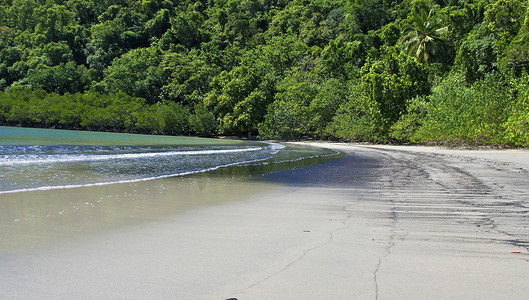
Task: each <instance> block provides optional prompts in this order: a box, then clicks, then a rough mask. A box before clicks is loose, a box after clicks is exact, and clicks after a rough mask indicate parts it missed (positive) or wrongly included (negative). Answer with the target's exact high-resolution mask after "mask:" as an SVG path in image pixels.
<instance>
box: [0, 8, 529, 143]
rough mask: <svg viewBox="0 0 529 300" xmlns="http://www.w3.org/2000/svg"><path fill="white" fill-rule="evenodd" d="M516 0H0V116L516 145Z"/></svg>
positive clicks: (523, 55) (521, 108)
mask: <svg viewBox="0 0 529 300" xmlns="http://www.w3.org/2000/svg"><path fill="white" fill-rule="evenodd" d="M528 7H529V4H528V2H527V1H526V0H362V1H360V0H348V1H338V0H293V1H286V0H201V1H193V0H188V1H183V0H182V1H180V0H134V1H133V0H121V1H117V0H98V1H96V0H0V124H4V125H22V126H36V127H55V128H69V129H89V130H104V131H123V132H142V133H155V134H174V135H177V134H197V135H216V134H222V135H238V136H254V137H256V136H258V137H261V138H276V139H301V138H318V139H343V140H355V141H369V142H392V141H393V142H413V143H444V144H470V145H483V144H491V145H510V146H529V76H528V75H527V72H528V71H529V10H528Z"/></svg>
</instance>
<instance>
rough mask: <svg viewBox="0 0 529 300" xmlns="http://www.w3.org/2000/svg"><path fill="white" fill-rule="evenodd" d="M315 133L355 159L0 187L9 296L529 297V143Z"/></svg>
mask: <svg viewBox="0 0 529 300" xmlns="http://www.w3.org/2000/svg"><path fill="white" fill-rule="evenodd" d="M317 145H319V146H323V147H331V148H335V149H340V150H341V151H344V152H346V153H347V155H346V156H345V157H343V158H340V159H336V160H332V161H330V162H327V163H324V164H320V165H317V166H311V167H306V168H301V169H295V170H287V171H280V172H273V173H269V174H266V175H265V176H261V177H260V178H242V179H237V180H234V179H233V178H229V176H222V177H219V178H209V177H201V178H200V177H194V178H191V177H190V178H186V179H182V178H179V179H174V178H173V179H166V180H160V181H159V180H155V181H150V182H144V183H141V184H140V185H139V186H138V185H136V186H134V185H130V184H129V185H112V186H106V187H92V188H88V189H86V190H82V189H71V190H61V191H47V192H34V193H35V194H31V193H21V194H19V195H17V194H12V195H9V194H4V195H0V200H1V203H2V204H0V205H2V207H1V209H2V212H1V213H0V216H1V219H0V222H2V233H1V235H0V237H1V246H0V247H1V248H0V249H1V250H0V298H2V299H4V298H7V299H72V298H75V299H116V298H118V299H153V298H154V299H226V298H238V299H425V298H426V299H528V298H529V290H528V289H527V282H528V281H529V261H528V260H529V253H528V252H529V250H528V247H529V218H528V217H529V152H527V151H520V150H518V151H489V150H487V151H485V150H482V151H465V150H445V149H437V148H430V147H390V146H359V145H345V144H330V143H324V144H317ZM32 193H33V192H32ZM22 194H25V195H22ZM12 197H15V198H16V197H20V199H21V198H24V199H25V200H24V201H25V202H24V203H25V204H24V205H23V206H20V205H15V204H13V203H18V202H14V200H13V199H15V198H12ZM57 199H59V202H60V203H62V204H61V205H58V206H57V205H56V204H53V203H56V201H55V200H57ZM101 199H103V200H101ZM36 200H40V202H39V201H36ZM52 200H53V201H52ZM99 200H101V201H100V202H98V201H99ZM6 203H7V204H9V205H10V206H8V205H7V204H6ZM86 203H88V204H86ZM91 204H93V206H92V205H91ZM54 205H55V206H54ZM83 205H84V206H83ZM61 207H63V208H61ZM76 207H78V208H79V209H76ZM66 208H68V209H66ZM59 209H61V210H62V214H60V212H61V210H59ZM21 212H23V217H19V215H20V213H21ZM43 212H45V214H43ZM34 215H35V217H32V216H34ZM37 215H38V217H37ZM48 215H50V217H48ZM68 216H69V217H68ZM52 217H53V218H52ZM35 218H36V219H38V222H35V223H32V224H33V225H29V224H30V223H31V220H32V219H35ZM50 218H52V219H53V221H50ZM94 218H95V220H94ZM26 219H27V220H26ZM15 220H18V221H16V222H15ZM90 220H92V221H90ZM23 222H26V223H23Z"/></svg>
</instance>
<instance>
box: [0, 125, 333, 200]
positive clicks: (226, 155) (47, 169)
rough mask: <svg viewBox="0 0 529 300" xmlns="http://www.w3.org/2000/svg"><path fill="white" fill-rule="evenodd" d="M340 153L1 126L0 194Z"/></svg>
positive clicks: (261, 165) (254, 167)
mask: <svg viewBox="0 0 529 300" xmlns="http://www.w3.org/2000/svg"><path fill="white" fill-rule="evenodd" d="M337 154H338V153H337V152H335V151H333V150H327V149H319V148H313V147H302V146H292V145H283V144H279V143H271V142H255V141H239V140H226V139H206V138H193V137H172V136H152V135H136V134H119V133H102V132H86V131H69V130H55V129H33V128H18V127H1V126H0V194H5V193H15V192H23V191H35V190H50V189H62V188H75V187H85V186H94V185H106V184H112V183H123V182H134V181H146V180H153V179H159V178H167V177H175V176H185V175H190V174H196V173H207V172H211V171H214V170H219V169H222V168H228V167H235V166H237V167H240V168H252V170H261V172H262V171H264V170H271V169H274V168H276V167H279V166H287V165H289V164H290V165H292V164H293V163H298V165H299V163H300V162H301V164H303V165H306V164H310V163H315V162H317V160H318V159H320V158H327V157H333V156H336V155H337ZM265 166H266V167H265ZM271 166H272V167H271Z"/></svg>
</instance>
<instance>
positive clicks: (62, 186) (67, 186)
mask: <svg viewBox="0 0 529 300" xmlns="http://www.w3.org/2000/svg"><path fill="white" fill-rule="evenodd" d="M268 159H270V157H266V158H261V159H255V160H248V161H241V162H236V163H230V164H225V165H219V166H215V167H210V168H206V169H202V170H195V171H186V172H180V173H175V174H169V175H160V176H153V177H146V178H138V179H130V180H120V181H112V182H98V183H87V184H72V185H60V186H59V185H58V186H43V187H36V188H27V189H19V190H11V191H0V195H1V194H13V193H20V192H33V191H48V190H61V189H71V188H81V187H93V186H104V185H111V184H119V183H134V182H141V181H150V180H156V179H163V178H170V177H178V176H186V175H192V174H198V173H204V172H209V171H214V170H218V169H221V168H226V167H232V166H237V165H243V164H250V163H255V162H260V161H265V160H268Z"/></svg>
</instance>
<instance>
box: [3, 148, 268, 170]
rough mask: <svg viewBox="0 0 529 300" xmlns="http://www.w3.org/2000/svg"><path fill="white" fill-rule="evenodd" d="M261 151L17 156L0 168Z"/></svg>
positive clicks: (227, 150)
mask: <svg viewBox="0 0 529 300" xmlns="http://www.w3.org/2000/svg"><path fill="white" fill-rule="evenodd" d="M259 150H262V148H260V147H252V148H245V149H224V150H199V151H168V152H149V153H123V154H108V155H100V154H96V155H86V154H81V155H61V154H59V155H27V156H22V157H21V156H18V157H15V158H12V159H5V160H0V166H12V165H24V164H49V163H68V162H82V161H104V160H115V159H139V158H152V157H164V156H166V157H167V156H185V155H211V154H229V153H242V152H251V151H259Z"/></svg>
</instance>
